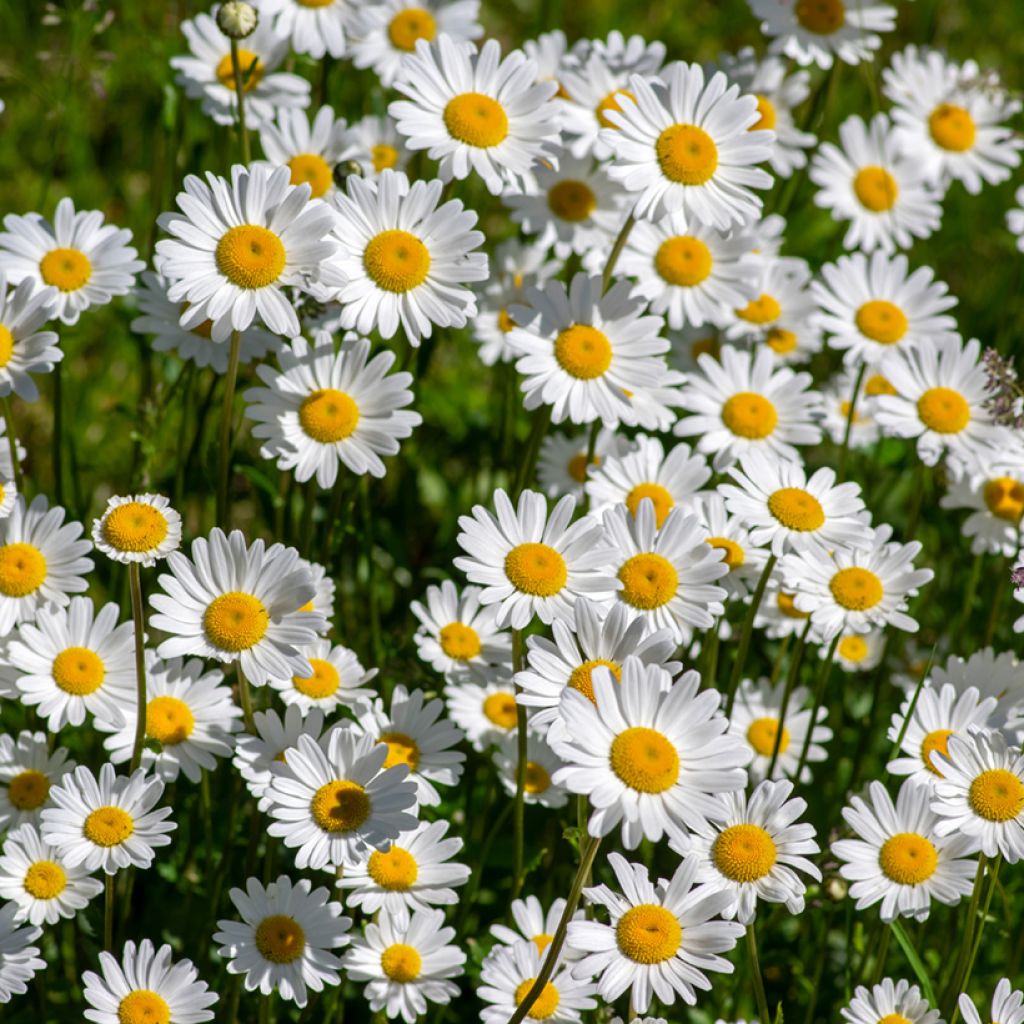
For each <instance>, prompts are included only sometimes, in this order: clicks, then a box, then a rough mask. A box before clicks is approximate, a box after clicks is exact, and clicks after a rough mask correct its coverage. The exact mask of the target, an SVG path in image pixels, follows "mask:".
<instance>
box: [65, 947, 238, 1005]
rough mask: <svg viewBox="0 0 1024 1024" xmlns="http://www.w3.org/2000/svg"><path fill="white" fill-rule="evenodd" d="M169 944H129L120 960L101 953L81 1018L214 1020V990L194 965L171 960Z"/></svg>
mask: <svg viewBox="0 0 1024 1024" xmlns="http://www.w3.org/2000/svg"><path fill="white" fill-rule="evenodd" d="M171 956H172V950H171V947H170V946H168V945H163V946H161V947H160V948H159V949H155V948H154V947H153V943H152V942H150V941H149V939H143V940H142V942H140V943H139V944H138V946H136V945H135V943H134V942H126V943H125V944H124V952H123V953H122V955H121V960H120V961H118V959H117V957H115V956H113V954H111V953H108V952H106V951H104V952H102V953H100V971H101V972H102V974H96V973H95V972H94V971H86V972H85V974H83V975H82V981H83V982H84V983H85V992H84V996H85V1001H86V1002H87V1003H88V1004H89V1007H90V1009H88V1010H85V1011H84V1012H83V1014H82V1016H83V1017H85V1019H86V1020H89V1021H93V1024H126V1022H131V1024H134V1022H136V1021H163V1020H168V1021H170V1020H173V1021H179V1020H180V1021H186V1020H187V1021H189V1022H190V1024H194V1022H199V1021H206V1020H213V1018H214V1013H213V1011H212V1010H211V1009H210V1007H211V1006H213V1004H214V1003H215V1002H217V1000H218V998H219V996H218V995H217V993H216V992H212V991H210V989H209V988H208V987H207V984H206V982H205V981H200V980H199V971H198V969H197V968H196V967H195V966H194V965H193V963H192V961H191V960H179V961H178V962H177V963H174V962H172V960H171Z"/></svg>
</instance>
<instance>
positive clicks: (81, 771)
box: [40, 762, 177, 875]
mask: <svg viewBox="0 0 1024 1024" xmlns="http://www.w3.org/2000/svg"><path fill="white" fill-rule="evenodd" d="M163 791H164V783H163V780H162V779H159V778H156V777H155V776H152V775H147V773H146V770H145V769H144V768H140V769H139V770H138V771H136V772H133V773H132V774H131V775H130V776H129V775H120V776H117V775H115V774H114V766H113V765H112V764H110V763H109V762H107V763H106V764H104V765H103V766H102V767H101V768H100V773H99V778H98V779H97V777H96V776H95V775H93V773H92V772H91V771H89V769H88V768H86V767H85V766H84V765H79V766H78V767H77V768H76V769H75V770H74V771H73V772H70V773H68V774H67V775H66V776H64V778H63V779H61V781H60V785H57V786H54V787H53V789H52V790H51V791H50V800H51V802H52V806H50V807H47V808H46V809H45V810H44V811H43V813H42V826H41V828H40V831H41V832H42V835H43V839H44V841H45V842H47V843H49V844H50V845H51V846H54V847H56V848H57V849H59V850H60V851H61V855H62V856H63V857H64V860H65V861H66V863H67V864H68V865H69V866H70V867H77V866H78V865H79V864H82V865H84V866H85V867H86V868H87V869H88V870H89V871H96V870H98V869H99V868H102V869H103V871H104V872H106V874H108V875H113V874H116V873H117V871H118V870H119V869H120V868H126V867H129V866H132V867H136V868H148V867H149V866H150V865H151V864H152V863H153V857H154V856H155V851H156V849H157V848H158V847H160V846H168V845H169V844H170V842H171V837H170V836H169V835H168V834H167V833H169V832H173V831H174V830H175V829H176V828H177V825H176V824H175V823H174V822H173V821H167V820H165V819H166V818H168V816H169V815H170V813H171V808H170V807H156V802H157V801H158V800H159V799H160V797H161V796H162V795H163Z"/></svg>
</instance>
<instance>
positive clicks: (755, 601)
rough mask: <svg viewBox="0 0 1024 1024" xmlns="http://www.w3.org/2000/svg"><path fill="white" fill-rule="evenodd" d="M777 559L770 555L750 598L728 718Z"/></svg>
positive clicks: (729, 693) (728, 698)
mask: <svg viewBox="0 0 1024 1024" xmlns="http://www.w3.org/2000/svg"><path fill="white" fill-rule="evenodd" d="M777 561H778V558H777V556H775V555H769V556H768V561H767V562H765V563H764V568H763V569H762V570H761V577H760V579H759V580H758V581H757V587H756V588H755V590H754V596H753V597H752V598H751V599H750V606H749V607H748V608H747V614H746V616H745V617H744V619H743V629H742V631H741V632H740V645H739V647H738V648H737V649H736V660H735V661H734V662H733V663H732V675H731V676H730V677H729V689H728V691H727V693H726V698H725V717H726V718H729V717H730V716H731V715H732V706H733V703H734V702H735V701H736V689H737V687H738V686H739V685H740V679H741V678H742V677H743V667H744V666H745V665H746V662H747V651H749V650H750V635H751V633H753V631H754V619H755V618H757V610H758V608H760V607H761V599H762V598H763V597H764V591H765V587H767V586H768V580H769V579H770V578H771V575H772V569H774V568H775V563H776V562H777Z"/></svg>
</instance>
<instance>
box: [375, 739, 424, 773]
mask: <svg viewBox="0 0 1024 1024" xmlns="http://www.w3.org/2000/svg"><path fill="white" fill-rule="evenodd" d="M377 742H378V743H386V744H387V748H388V756H387V757H386V758H384V767H385V768H394V766H395V765H396V764H405V765H408V766H409V771H413V772H414V771H416V766H417V765H418V764H419V763H420V748H419V744H418V743H417V742H416V741H415V740H414V739H413V738H412V737H411V736H408V735H407V734H406V733H404V732H385V733H381V736H380V739H379V740H377Z"/></svg>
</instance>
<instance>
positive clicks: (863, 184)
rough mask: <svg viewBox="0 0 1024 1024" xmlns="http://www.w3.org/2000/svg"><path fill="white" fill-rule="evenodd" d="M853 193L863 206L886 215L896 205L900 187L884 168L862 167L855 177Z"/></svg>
mask: <svg viewBox="0 0 1024 1024" xmlns="http://www.w3.org/2000/svg"><path fill="white" fill-rule="evenodd" d="M853 191H854V194H855V195H856V196H857V199H858V201H859V202H860V204H861V206H863V207H864V208H865V209H866V210H870V211H871V212H872V213H884V212H885V211H886V210H891V209H892V208H893V207H894V206H895V205H896V199H897V197H898V196H899V194H900V187H899V185H898V184H897V183H896V179H895V178H894V177H893V176H892V175H891V174H890V173H889V172H888V171H887V170H886V169H885V168H884V167H877V166H872V167H862V168H861V169H860V170H859V171H858V172H857V173H856V175H855V176H854V179H853Z"/></svg>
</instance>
